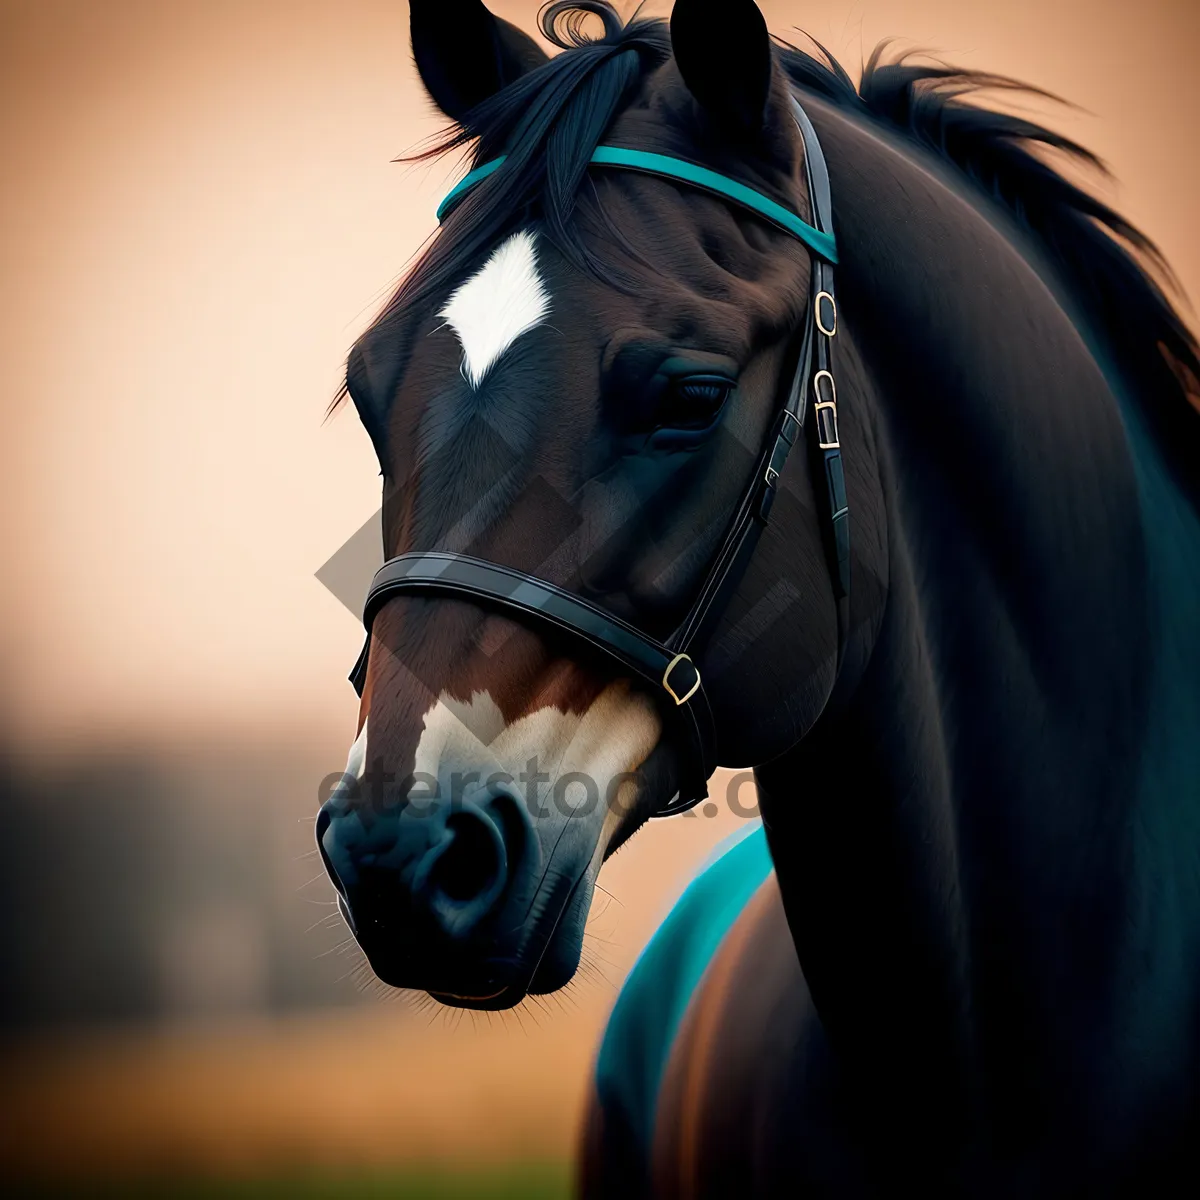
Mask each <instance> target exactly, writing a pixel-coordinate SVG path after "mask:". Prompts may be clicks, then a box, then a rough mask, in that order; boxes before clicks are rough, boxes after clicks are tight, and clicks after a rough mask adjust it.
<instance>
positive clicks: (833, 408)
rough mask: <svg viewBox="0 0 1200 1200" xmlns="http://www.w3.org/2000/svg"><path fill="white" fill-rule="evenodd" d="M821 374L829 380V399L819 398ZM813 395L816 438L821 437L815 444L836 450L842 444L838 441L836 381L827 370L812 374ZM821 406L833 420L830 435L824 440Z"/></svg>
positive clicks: (823, 448) (822, 447)
mask: <svg viewBox="0 0 1200 1200" xmlns="http://www.w3.org/2000/svg"><path fill="white" fill-rule="evenodd" d="M822 375H824V376H825V378H826V379H828V380H829V394H830V396H831V397H832V399H830V400H822V399H821V387H820V383H821V376H822ZM813 395H814V396H815V397H816V400H817V402H816V404H815V405H814V406H813V407H814V410H815V411H814V416H815V417H816V421H817V437H818V439H821V440H819V441H818V442H817V445H818V446H820V447H821V449H822V450H837V449H839V448H840V447H841V444H842V443H841V442H840V441H838V427H837V383H836V382H835V381H834V378H833V376H832V375H831V374H830V373H829V372H828V371H818V372H817V373H816V374H815V375H814V376H813ZM823 408H824V409H828V410H829V412H830V414H831V417H832V421H833V430H832V437H831V438H830V440H828V441H826V440H824V436H823V435H825V432H826V431H825V428H824V426H823V423H822V421H821V410H822V409H823Z"/></svg>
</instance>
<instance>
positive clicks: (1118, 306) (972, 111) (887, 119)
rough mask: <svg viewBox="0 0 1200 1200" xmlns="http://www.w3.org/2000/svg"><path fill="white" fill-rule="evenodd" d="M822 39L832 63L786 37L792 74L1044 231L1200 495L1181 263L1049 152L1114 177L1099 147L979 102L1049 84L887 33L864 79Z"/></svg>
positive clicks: (1194, 383) (1192, 354)
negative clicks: (894, 48) (1176, 297)
mask: <svg viewBox="0 0 1200 1200" xmlns="http://www.w3.org/2000/svg"><path fill="white" fill-rule="evenodd" d="M814 44H815V45H817V46H818V48H819V49H820V50H821V53H822V55H823V56H824V61H822V60H820V59H817V58H814V57H813V56H812V55H809V54H806V53H804V52H803V51H801V50H798V49H796V48H795V47H794V46H790V45H787V44H786V43H782V42H780V43H779V46H778V48H779V54H780V58H781V60H782V63H783V67H784V69H785V70H786V71H787V74H788V76H789V78H790V79H791V80H792V82H793V83H795V84H797V85H798V86H800V87H804V88H809V89H810V90H812V91H814V92H816V93H818V94H819V95H821V96H823V97H824V98H825V99H827V100H830V101H832V102H833V103H834V104H836V105H837V106H838V107H840V108H843V109H847V110H850V111H852V112H856V113H859V114H861V115H862V116H864V117H867V118H869V119H872V120H874V121H877V122H880V123H882V124H886V125H887V126H889V127H890V128H892V129H894V130H897V131H899V132H900V133H902V134H904V135H905V136H906V137H908V138H910V139H911V140H912V141H913V142H915V143H917V144H919V145H921V146H923V147H924V148H925V149H926V150H930V151H933V152H934V153H935V154H937V155H938V156H940V157H941V158H943V159H944V160H946V161H947V162H949V163H951V164H953V165H954V166H955V167H957V168H958V169H959V170H960V171H961V172H962V173H963V175H964V176H965V177H966V178H967V179H968V180H970V182H971V183H972V184H973V185H975V186H976V187H977V188H979V189H980V190H981V191H982V192H984V193H985V194H986V195H987V196H989V197H990V198H991V199H992V200H994V201H997V202H998V203H999V204H1000V205H1002V206H1003V207H1004V208H1006V209H1007V210H1008V211H1009V213H1010V214H1011V215H1012V216H1013V217H1014V218H1015V219H1016V221H1017V222H1018V223H1019V224H1021V225H1022V226H1023V227H1024V228H1026V229H1027V230H1029V232H1030V233H1032V234H1033V235H1034V236H1035V238H1036V239H1037V241H1038V242H1039V243H1040V245H1041V246H1042V247H1043V248H1044V249H1045V251H1046V252H1047V253H1048V255H1049V257H1050V260H1051V262H1052V263H1053V265H1054V267H1055V268H1056V269H1057V271H1058V273H1059V274H1060V276H1061V278H1062V280H1063V282H1064V284H1065V285H1066V287H1067V290H1068V291H1069V292H1070V294H1071V296H1072V297H1073V299H1074V301H1075V303H1076V304H1078V305H1079V307H1080V310H1081V311H1082V313H1083V315H1084V316H1085V318H1086V319H1087V320H1088V321H1089V323H1090V324H1091V325H1092V327H1093V329H1094V330H1095V332H1096V333H1097V334H1098V335H1099V336H1100V338H1101V340H1102V342H1103V344H1104V346H1105V347H1106V348H1107V350H1108V351H1109V353H1110V354H1111V355H1112V357H1113V360H1114V362H1115V365H1116V366H1117V367H1119V368H1120V369H1121V370H1122V372H1123V373H1124V374H1125V376H1126V378H1128V379H1131V380H1135V381H1137V386H1136V388H1135V389H1133V390H1134V394H1135V395H1136V397H1137V399H1138V400H1139V402H1140V403H1142V404H1143V405H1144V407H1145V409H1146V413H1147V416H1148V417H1149V419H1150V424H1151V426H1152V428H1153V429H1154V431H1155V433H1156V435H1157V437H1158V442H1159V447H1160V449H1161V451H1162V453H1163V455H1164V457H1165V458H1166V459H1167V461H1168V462H1169V463H1170V465H1171V466H1172V468H1173V470H1174V472H1175V475H1176V478H1177V479H1178V480H1179V482H1180V483H1181V485H1183V487H1184V488H1185V490H1187V491H1188V492H1189V494H1191V495H1192V496H1193V497H1194V496H1195V495H1196V489H1197V485H1198V483H1200V471H1198V470H1197V467H1198V466H1200V408H1197V406H1196V405H1197V402H1198V400H1200V351H1198V347H1197V343H1196V338H1195V335H1194V334H1193V333H1192V332H1191V330H1190V329H1189V328H1188V326H1187V325H1186V324H1185V323H1184V321H1183V319H1182V318H1181V317H1180V315H1179V313H1178V312H1177V310H1176V309H1175V307H1174V306H1173V304H1172V303H1171V301H1170V299H1169V298H1168V293H1169V292H1171V291H1175V292H1177V293H1178V292H1179V291H1180V289H1179V287H1178V284H1177V282H1176V280H1175V277H1174V275H1173V274H1172V272H1171V269H1170V267H1169V266H1168V264H1167V262H1166V260H1165V259H1164V258H1163V256H1162V253H1161V251H1160V250H1159V249H1158V247H1157V246H1156V245H1155V244H1154V242H1152V241H1151V240H1150V238H1148V237H1147V236H1146V235H1145V234H1144V233H1142V231H1141V230H1140V229H1138V228H1137V227H1136V226H1134V225H1132V224H1131V223H1130V222H1129V221H1127V220H1126V219H1125V218H1124V217H1122V216H1121V215H1120V213H1118V212H1116V211H1114V210H1113V209H1112V208H1110V207H1109V206H1108V205H1106V204H1104V203H1103V202H1102V201H1101V200H1099V199H1098V198H1097V197H1095V196H1093V195H1091V194H1090V193H1089V192H1087V191H1085V190H1084V189H1083V188H1081V187H1078V186H1076V185H1075V184H1073V183H1071V182H1070V181H1069V180H1068V179H1066V178H1065V176H1064V175H1063V174H1062V173H1061V172H1059V171H1057V170H1055V169H1054V167H1052V166H1051V165H1050V164H1049V163H1048V162H1047V161H1046V160H1045V159H1044V158H1043V157H1041V156H1040V155H1039V153H1038V151H1039V149H1040V148H1048V149H1050V150H1052V151H1054V152H1057V153H1059V154H1061V155H1063V156H1064V157H1065V158H1066V160H1067V161H1068V162H1069V163H1071V164H1073V165H1075V166H1082V167H1084V168H1087V169H1089V170H1091V171H1092V172H1094V173H1096V174H1099V175H1100V176H1101V177H1104V178H1107V176H1108V171H1107V169H1106V167H1105V166H1104V164H1103V163H1102V162H1101V161H1100V160H1099V159H1098V158H1097V157H1096V156H1095V155H1094V154H1093V153H1092V152H1091V151H1090V150H1087V149H1086V148H1085V147H1083V146H1081V145H1079V144H1078V143H1077V142H1074V141H1072V140H1071V139H1070V138H1066V137H1063V136H1062V135H1061V134H1057V133H1054V132H1052V131H1051V130H1049V129H1046V128H1045V127H1044V126H1041V125H1038V124H1036V123H1034V122H1032V121H1028V120H1025V119H1023V118H1020V117H1016V116H1012V115H1010V114H1007V113H1003V112H997V111H995V110H993V109H989V108H986V107H984V106H983V105H982V104H980V103H979V102H978V98H979V96H980V93H984V92H989V91H998V90H999V91H1004V92H1008V93H1013V92H1016V93H1024V94H1025V95H1033V96H1038V97H1041V98H1047V93H1045V92H1042V91H1040V90H1039V89H1037V88H1033V87H1029V86H1028V85H1026V84H1022V83H1020V82H1019V81H1017V80H1013V79H1009V78H1006V77H1004V76H997V75H989V74H987V73H985V72H981V71H966V70H962V69H959V68H956V67H948V66H939V65H927V64H918V63H913V62H911V61H909V60H908V59H907V57H905V56H901V57H899V58H897V59H893V60H891V61H888V60H887V59H886V58H885V53H886V50H887V43H886V42H884V43H881V44H880V45H879V46H877V47H876V48H875V49H874V51H872V53H871V56H870V58H869V59H868V61H867V62H866V64H865V65H864V67H863V71H862V79H861V80H860V82H859V84H858V86H857V87H856V86H855V84H854V82H853V80H852V79H851V78H850V77H849V75H847V73H846V72H845V70H844V69H843V68H842V66H841V65H840V64H839V63H838V62H837V61H836V60H835V59H834V58H833V56H832V55H830V54H829V53H828V52H827V51H826V50H825V48H824V47H823V46H820V45H819V43H814ZM1050 98H1051V99H1053V97H1050ZM835 212H836V204H835ZM1193 397H1196V398H1197V399H1193Z"/></svg>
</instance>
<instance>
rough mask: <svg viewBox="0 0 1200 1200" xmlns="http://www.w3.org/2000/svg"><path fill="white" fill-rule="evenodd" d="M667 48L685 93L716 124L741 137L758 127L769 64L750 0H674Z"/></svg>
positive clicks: (763, 31) (761, 25) (763, 27)
mask: <svg viewBox="0 0 1200 1200" xmlns="http://www.w3.org/2000/svg"><path fill="white" fill-rule="evenodd" d="M671 46H672V49H673V51H674V53H675V65H676V66H677V67H678V68H679V73H680V74H681V75H682V76H683V82H684V83H686V84H687V87H688V91H689V92H691V93H692V95H693V96H694V97H695V99H696V100H697V101H699V103H700V107H701V108H703V109H704V111H705V112H706V113H708V115H709V116H710V117H711V118H712V119H713V121H715V122H716V124H717V125H719V126H722V127H724V128H725V129H726V130H727V131H729V132H732V133H734V134H743V135H744V134H755V133H757V132H758V131H759V130H760V129H761V128H762V124H763V117H764V115H765V113H766V107H767V95H768V93H769V92H770V90H771V74H772V71H773V70H774V60H773V58H772V55H771V36H770V34H769V33H768V32H767V23H766V22H765V21H764V20H763V15H762V13H761V12H759V10H758V5H757V4H755V3H754V0H675V7H674V8H673V9H672V10H671Z"/></svg>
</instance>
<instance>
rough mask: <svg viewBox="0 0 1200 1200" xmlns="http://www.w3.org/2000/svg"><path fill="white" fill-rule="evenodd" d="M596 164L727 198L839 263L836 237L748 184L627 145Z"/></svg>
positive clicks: (444, 205) (483, 170)
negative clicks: (623, 169) (689, 186)
mask: <svg viewBox="0 0 1200 1200" xmlns="http://www.w3.org/2000/svg"><path fill="white" fill-rule="evenodd" d="M591 161H592V164H593V165H594V166H597V167H625V168H627V169H628V170H631V171H642V172H644V173H645V174H647V175H661V176H664V177H666V178H667V179H677V180H679V181H680V182H681V183H689V184H691V185H692V186H693V187H698V188H702V189H703V190H704V191H706V192H712V193H714V194H715V195H717V196H723V197H724V198H725V199H727V200H732V201H733V202H734V203H735V204H740V205H741V206H742V207H743V208H748V209H750V210H751V211H752V212H756V213H758V214H759V216H762V217H766V219H767V220H768V221H770V222H772V223H773V224H775V225H778V226H779V227H780V228H781V229H784V230H786V231H787V232H788V233H790V234H791V235H792V236H793V237H797V238H799V239H800V241H802V242H803V243H804V244H805V245H806V246H807V247H808V248H809V249H810V250H811V251H812V252H813V253H814V254H817V255H819V256H820V257H821V258H823V259H825V261H826V262H829V263H836V262H837V243H836V242H835V241H834V238H833V235H832V234H828V233H822V232H821V231H820V230H819V229H814V228H813V226H811V225H810V224H809V223H808V222H807V221H802V220H801V219H800V218H799V217H798V216H796V214H795V213H794V212H792V211H790V210H789V209H786V208H784V207H783V205H782V204H776V203H775V201H774V200H772V199H770V198H769V197H767V196H764V195H763V194H762V192H757V191H755V190H754V189H753V188H751V187H747V186H746V185H745V184H744V183H738V182H737V180H735V179H729V178H727V177H726V176H724V175H721V174H719V173H718V172H716V171H710V170H709V169H708V168H707V167H699V166H697V165H696V164H695V163H692V162H688V161H687V160H686V159H683V158H673V157H671V156H670V155H669V154H653V153H651V152H650V151H648V150H627V149H626V148H625V147H624V146H597V147H596V152H595V153H594V154H593V155H592V159H591ZM503 162H504V159H503V157H501V158H494V159H492V161H491V162H488V163H484V164H483V166H482V167H476V168H475V170H474V171H472V172H471V173H470V174H469V175H467V176H466V177H465V178H464V179H461V180H460V181H459V182H458V183H457V184H456V185H455V186H454V187H453V188H452V189H451V191H450V193H449V194H448V195H447V196H446V198H445V199H444V200H443V201H442V202H441V204H439V205H438V210H437V219H438V220H439V221H441V220H442V219H443V218H444V217H445V215H446V213H448V212H449V211H450V209H451V208H453V207H454V204H455V202H456V201H457V200H458V198H459V197H460V196H461V195H462V194H463V193H464V192H466V191H467V190H468V189H470V188H472V187H474V186H475V184H477V183H479V182H480V181H481V180H484V179H486V178H487V177H488V176H489V175H491V174H492V172H493V171H495V170H497V168H499V166H500V164H501V163H503Z"/></svg>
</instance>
